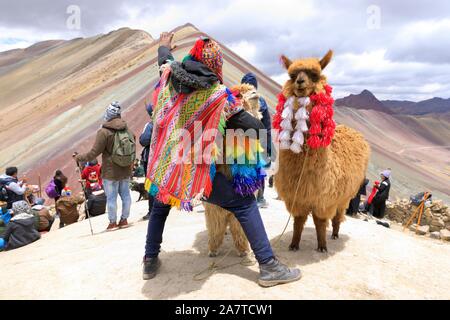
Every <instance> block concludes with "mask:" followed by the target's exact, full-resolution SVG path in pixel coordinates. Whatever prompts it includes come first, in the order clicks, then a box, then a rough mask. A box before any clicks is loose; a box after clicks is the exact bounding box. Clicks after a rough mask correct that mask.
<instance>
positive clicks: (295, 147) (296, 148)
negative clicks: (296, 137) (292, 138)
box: [290, 142, 302, 153]
mask: <svg viewBox="0 0 450 320" xmlns="http://www.w3.org/2000/svg"><path fill="white" fill-rule="evenodd" d="M290 149H291V151H292V152H294V153H300V152H302V146H301V145H299V144H298V143H296V142H294V143H293V144H291V148H290Z"/></svg>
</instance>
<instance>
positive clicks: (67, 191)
mask: <svg viewBox="0 0 450 320" xmlns="http://www.w3.org/2000/svg"><path fill="white" fill-rule="evenodd" d="M71 195H72V190H70V188H68V187H65V188H64V189H63V190H62V191H61V196H62V197H70V196H71Z"/></svg>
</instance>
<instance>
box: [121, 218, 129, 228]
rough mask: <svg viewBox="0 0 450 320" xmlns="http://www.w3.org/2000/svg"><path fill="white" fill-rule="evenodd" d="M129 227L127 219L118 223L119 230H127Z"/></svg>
mask: <svg viewBox="0 0 450 320" xmlns="http://www.w3.org/2000/svg"><path fill="white" fill-rule="evenodd" d="M129 226H130V225H129V224H128V221H127V219H120V221H119V225H118V227H119V229H124V228H128V227H129Z"/></svg>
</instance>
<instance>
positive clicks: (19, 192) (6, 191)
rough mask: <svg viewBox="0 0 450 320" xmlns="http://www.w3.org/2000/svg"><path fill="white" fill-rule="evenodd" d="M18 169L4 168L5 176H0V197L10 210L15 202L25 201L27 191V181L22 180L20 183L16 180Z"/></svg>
mask: <svg viewBox="0 0 450 320" xmlns="http://www.w3.org/2000/svg"><path fill="white" fill-rule="evenodd" d="M17 175H18V169H17V168H16V167H9V168H6V170H5V174H4V175H2V176H0V191H1V193H2V194H0V196H2V197H4V199H5V200H6V203H7V208H8V209H11V208H12V205H13V203H14V202H16V201H21V200H25V193H26V191H27V184H26V182H27V180H26V179H25V178H23V179H22V180H21V181H19V179H18V178H17Z"/></svg>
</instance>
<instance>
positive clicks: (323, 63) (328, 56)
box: [320, 50, 333, 70]
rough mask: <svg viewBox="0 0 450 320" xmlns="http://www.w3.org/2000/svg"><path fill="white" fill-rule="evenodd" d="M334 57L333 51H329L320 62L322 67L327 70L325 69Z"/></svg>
mask: <svg viewBox="0 0 450 320" xmlns="http://www.w3.org/2000/svg"><path fill="white" fill-rule="evenodd" d="M332 57H333V51H332V50H328V52H327V54H326V55H325V56H324V57H323V58H322V60H320V67H321V68H322V70H323V69H325V67H326V66H327V65H328V63H330V60H331V58H332Z"/></svg>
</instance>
